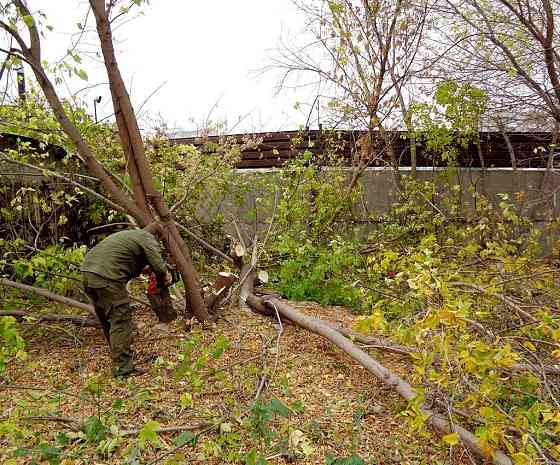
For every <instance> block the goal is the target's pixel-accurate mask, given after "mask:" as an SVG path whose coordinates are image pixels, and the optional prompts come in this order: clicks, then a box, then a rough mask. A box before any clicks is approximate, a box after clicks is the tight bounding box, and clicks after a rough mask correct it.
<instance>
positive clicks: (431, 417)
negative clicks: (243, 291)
mask: <svg viewBox="0 0 560 465" xmlns="http://www.w3.org/2000/svg"><path fill="white" fill-rule="evenodd" d="M247 303H249V305H251V306H253V304H255V307H254V308H255V309H256V310H257V311H259V310H262V309H263V308H268V309H270V310H273V311H275V312H276V311H277V312H278V314H279V315H281V316H283V317H285V318H286V319H288V320H290V321H292V322H294V323H295V324H297V325H298V326H300V327H302V328H304V329H307V330H308V331H311V332H312V333H315V334H318V335H320V336H322V337H324V338H325V339H327V340H329V341H330V342H332V343H333V344H334V345H336V346H337V347H339V348H340V349H341V350H342V351H343V352H345V353H346V354H347V355H349V356H350V357H352V358H353V359H354V360H355V361H357V362H358V363H359V364H360V365H362V366H363V367H364V368H365V369H366V370H368V371H369V372H370V373H372V374H373V375H374V376H375V377H376V378H378V379H379V380H380V381H382V382H383V383H385V384H386V385H388V386H390V387H391V388H392V389H394V390H395V391H396V392H397V393H398V394H399V395H400V396H401V397H403V398H404V399H405V400H407V401H409V402H410V401H413V400H414V399H415V398H416V392H415V391H414V389H413V387H412V386H411V385H410V384H409V383H407V382H406V381H405V380H404V379H402V378H401V377H399V376H397V375H395V374H394V373H392V372H391V371H389V370H388V369H387V368H385V367H384V366H383V365H381V364H380V363H379V362H378V361H377V360H375V359H374V358H373V357H371V356H370V355H369V354H367V353H366V352H364V351H363V350H361V349H360V348H359V347H358V346H356V345H355V344H354V343H352V342H351V341H350V340H349V339H347V338H346V337H344V336H343V335H342V334H340V333H339V332H338V331H337V330H336V329H333V328H332V327H330V326H329V325H328V324H325V323H324V322H323V321H321V320H319V319H317V318H310V317H308V316H305V315H302V314H301V313H299V312H297V311H296V310H294V309H293V308H292V307H290V306H289V305H287V304H285V303H284V302H282V301H280V300H278V299H276V298H269V299H267V300H262V299H259V298H258V297H256V296H254V295H250V296H249V298H247ZM422 413H423V414H424V415H426V417H427V420H426V422H427V424H429V425H431V426H432V427H433V428H434V429H435V430H436V431H437V432H438V433H439V434H440V435H442V436H443V435H447V434H449V433H457V435H458V436H459V438H460V440H461V442H462V444H463V445H464V446H465V447H467V448H468V449H469V450H470V451H472V452H473V453H474V454H476V455H477V456H478V457H481V458H483V459H485V460H488V459H491V460H492V461H493V463H494V464H496V465H512V461H511V460H510V458H509V457H508V456H507V455H506V454H505V453H504V452H502V451H501V450H494V451H492V453H491V454H489V453H488V451H487V450H486V449H485V448H484V447H483V446H482V445H481V444H480V441H479V440H478V439H477V438H476V436H474V435H473V434H472V433H471V432H470V431H468V430H466V429H465V428H463V427H461V426H459V425H457V424H455V423H453V424H452V423H451V422H450V421H449V420H448V419H447V418H445V417H443V416H441V415H439V414H437V413H436V412H433V411H432V410H430V409H428V408H427V407H422Z"/></svg>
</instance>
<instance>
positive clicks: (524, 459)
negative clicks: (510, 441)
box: [511, 452, 533, 465]
mask: <svg viewBox="0 0 560 465" xmlns="http://www.w3.org/2000/svg"><path fill="white" fill-rule="evenodd" d="M511 458H512V459H513V463H515V465H531V464H532V463H533V461H532V460H531V457H529V456H528V455H526V454H524V453H522V452H517V453H515V454H511Z"/></svg>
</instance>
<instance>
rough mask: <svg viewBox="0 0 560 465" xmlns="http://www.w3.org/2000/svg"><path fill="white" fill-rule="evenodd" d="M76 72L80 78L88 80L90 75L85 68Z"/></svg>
mask: <svg viewBox="0 0 560 465" xmlns="http://www.w3.org/2000/svg"><path fill="white" fill-rule="evenodd" d="M76 74H77V75H78V76H79V77H80V79H83V80H84V81H87V80H88V75H87V73H86V71H85V70H84V69H78V70H76Z"/></svg>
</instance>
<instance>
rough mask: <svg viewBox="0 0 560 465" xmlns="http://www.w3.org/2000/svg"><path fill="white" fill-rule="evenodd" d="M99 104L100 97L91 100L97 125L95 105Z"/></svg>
mask: <svg viewBox="0 0 560 465" xmlns="http://www.w3.org/2000/svg"><path fill="white" fill-rule="evenodd" d="M98 103H101V95H100V96H99V97H96V98H94V99H93V113H94V116H95V122H96V123H97V104H98Z"/></svg>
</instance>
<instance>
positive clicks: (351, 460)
mask: <svg viewBox="0 0 560 465" xmlns="http://www.w3.org/2000/svg"><path fill="white" fill-rule="evenodd" d="M325 464H326V465H365V462H364V461H363V459H362V458H361V457H360V456H358V455H356V454H354V455H352V456H350V457H346V458H335V457H333V456H332V455H329V456H327V458H326V459H325Z"/></svg>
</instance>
